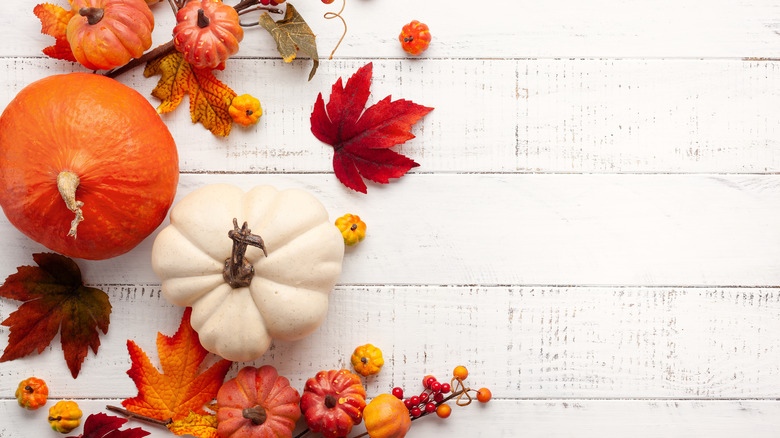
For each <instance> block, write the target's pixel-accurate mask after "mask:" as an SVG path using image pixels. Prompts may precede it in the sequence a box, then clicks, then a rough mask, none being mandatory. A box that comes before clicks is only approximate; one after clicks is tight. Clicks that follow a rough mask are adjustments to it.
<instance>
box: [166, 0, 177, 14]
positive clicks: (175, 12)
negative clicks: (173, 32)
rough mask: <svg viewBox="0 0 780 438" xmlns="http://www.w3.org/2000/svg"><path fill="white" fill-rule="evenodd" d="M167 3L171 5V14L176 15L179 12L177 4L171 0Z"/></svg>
mask: <svg viewBox="0 0 780 438" xmlns="http://www.w3.org/2000/svg"><path fill="white" fill-rule="evenodd" d="M168 4H169V5H171V10H173V15H176V14H178V13H179V5H177V4H176V3H174V1H173V0H168Z"/></svg>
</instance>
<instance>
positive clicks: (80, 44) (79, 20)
mask: <svg viewBox="0 0 780 438" xmlns="http://www.w3.org/2000/svg"><path fill="white" fill-rule="evenodd" d="M70 3H71V7H72V8H73V10H74V11H76V14H75V15H74V16H73V17H72V18H71V19H70V21H69V22H68V28H67V38H68V43H69V44H70V49H71V51H72V52H73V56H74V57H75V58H76V60H77V61H78V62H79V63H81V64H82V65H83V66H84V67H87V68H90V69H93V70H97V69H106V70H107V69H111V68H114V67H118V66H120V65H124V64H127V62H128V61H129V60H130V58H138V57H140V56H141V55H143V53H144V51H146V49H148V48H149V47H151V46H152V29H154V15H153V14H152V11H151V9H149V6H148V5H147V4H146V1H145V0H71V2H70Z"/></svg>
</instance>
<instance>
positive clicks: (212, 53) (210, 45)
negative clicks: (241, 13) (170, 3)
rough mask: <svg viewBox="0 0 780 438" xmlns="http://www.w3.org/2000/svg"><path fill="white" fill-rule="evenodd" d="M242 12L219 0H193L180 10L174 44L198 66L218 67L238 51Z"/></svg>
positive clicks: (174, 32) (192, 63) (191, 62)
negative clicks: (239, 15)
mask: <svg viewBox="0 0 780 438" xmlns="http://www.w3.org/2000/svg"><path fill="white" fill-rule="evenodd" d="M242 39H244V30H243V29H242V28H241V25H240V24H239V22H238V12H236V10H235V9H233V7H232V6H228V5H226V4H224V3H222V2H221V1H219V0H203V1H200V0H190V1H189V2H188V3H187V4H186V5H184V7H183V8H181V9H179V12H178V13H177V14H176V27H174V28H173V44H174V45H175V46H176V49H177V50H178V51H180V52H181V53H182V55H184V59H185V60H186V61H187V62H189V63H190V64H191V65H192V66H194V67H195V68H215V67H217V66H218V65H219V64H220V63H221V62H223V61H225V60H227V59H228V58H229V57H230V56H231V55H234V54H235V53H236V52H238V43H240V42H241V40H242Z"/></svg>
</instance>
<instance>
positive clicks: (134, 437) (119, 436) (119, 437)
mask: <svg viewBox="0 0 780 438" xmlns="http://www.w3.org/2000/svg"><path fill="white" fill-rule="evenodd" d="M125 423H127V420H126V419H124V418H120V417H115V416H113V415H106V414H103V413H100V414H93V415H90V416H89V417H87V421H85V422H84V433H82V434H81V435H79V436H78V437H68V438H141V437H144V436H147V435H149V432H147V431H145V430H143V429H141V428H140V427H133V428H131V429H125V430H119V428H120V427H122V425H123V424H125Z"/></svg>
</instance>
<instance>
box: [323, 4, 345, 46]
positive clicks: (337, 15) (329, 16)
mask: <svg viewBox="0 0 780 438" xmlns="http://www.w3.org/2000/svg"><path fill="white" fill-rule="evenodd" d="M346 6H347V0H343V2H342V4H341V10H340V11H338V12H335V13H333V12H326V13H325V15H324V17H325V18H326V19H328V20H330V19H332V18H338V19H339V20H341V22H342V23H343V24H344V33H342V34H341V38H339V42H338V43H336V47H334V48H333V51H332V52H330V57H329V58H328V59H333V54H334V53H336V49H338V48H339V46H340V45H341V42H342V41H344V37H345V36H347V21H346V20H344V17H342V16H341V13H342V12H344V8H345V7H346Z"/></svg>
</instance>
